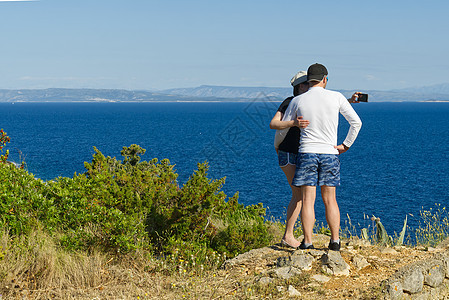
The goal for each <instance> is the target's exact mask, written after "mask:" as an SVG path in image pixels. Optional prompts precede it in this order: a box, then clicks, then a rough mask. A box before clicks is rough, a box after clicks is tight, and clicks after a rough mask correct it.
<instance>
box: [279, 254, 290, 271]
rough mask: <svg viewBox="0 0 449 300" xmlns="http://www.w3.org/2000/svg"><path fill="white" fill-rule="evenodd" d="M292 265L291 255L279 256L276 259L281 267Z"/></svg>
mask: <svg viewBox="0 0 449 300" xmlns="http://www.w3.org/2000/svg"><path fill="white" fill-rule="evenodd" d="M291 265H292V259H291V257H288V256H285V257H279V258H278V259H277V260H276V266H277V267H279V268H281V267H287V266H291Z"/></svg>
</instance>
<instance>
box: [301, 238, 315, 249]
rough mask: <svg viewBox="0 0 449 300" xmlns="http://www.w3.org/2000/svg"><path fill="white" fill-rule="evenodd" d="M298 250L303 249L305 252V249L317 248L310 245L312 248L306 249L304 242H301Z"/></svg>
mask: <svg viewBox="0 0 449 300" xmlns="http://www.w3.org/2000/svg"><path fill="white" fill-rule="evenodd" d="M298 248H299V249H303V250H305V249H315V247H313V245H310V246H307V247H306V245H305V244H304V240H303V241H302V242H301V245H299V247H298Z"/></svg>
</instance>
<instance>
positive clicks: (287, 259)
mask: <svg viewBox="0 0 449 300" xmlns="http://www.w3.org/2000/svg"><path fill="white" fill-rule="evenodd" d="M300 239H301V237H300ZM328 242H329V237H327V236H325V235H316V236H314V245H315V247H316V249H314V250H294V249H289V248H285V247H282V246H281V245H280V244H279V245H274V246H271V247H265V248H260V249H254V250H251V251H249V252H247V253H244V254H241V255H238V256H236V257H235V258H233V259H229V260H227V261H225V263H224V264H223V266H222V268H223V269H224V270H225V271H226V272H229V273H232V274H234V275H236V274H239V277H240V276H245V277H247V279H249V277H253V280H251V281H254V282H257V284H258V285H260V286H261V288H263V287H267V288H269V287H272V288H273V287H274V288H275V289H276V290H277V291H278V292H280V293H281V294H283V295H284V297H286V298H288V297H299V298H301V299H346V298H352V299H353V298H355V299H448V298H449V250H448V247H447V244H448V243H447V242H443V243H441V244H440V245H439V247H437V248H424V247H421V248H410V247H405V246H400V247H393V248H390V247H380V246H376V245H371V244H370V243H369V242H368V241H366V240H361V239H357V238H351V239H348V240H343V241H342V242H343V243H342V246H343V247H342V249H341V251H340V252H336V251H329V250H328V249H327V247H326V246H327V243H328Z"/></svg>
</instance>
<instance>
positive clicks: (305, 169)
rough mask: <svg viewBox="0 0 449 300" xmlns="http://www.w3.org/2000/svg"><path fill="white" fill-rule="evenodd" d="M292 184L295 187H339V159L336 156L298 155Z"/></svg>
mask: <svg viewBox="0 0 449 300" xmlns="http://www.w3.org/2000/svg"><path fill="white" fill-rule="evenodd" d="M292 184H293V185H295V186H303V185H308V186H317V185H319V186H322V185H326V186H339V185H340V159H339V158H338V155H336V154H316V153H299V154H298V158H297V160H296V171H295V177H293V181H292Z"/></svg>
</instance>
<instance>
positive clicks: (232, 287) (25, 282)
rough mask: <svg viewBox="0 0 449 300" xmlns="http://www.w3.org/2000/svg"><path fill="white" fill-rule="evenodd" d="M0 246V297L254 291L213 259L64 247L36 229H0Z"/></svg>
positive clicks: (205, 295) (193, 295)
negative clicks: (199, 262)
mask: <svg viewBox="0 0 449 300" xmlns="http://www.w3.org/2000/svg"><path fill="white" fill-rule="evenodd" d="M0 246H1V249H0V252H1V254H3V258H1V257H2V255H0V298H1V299H218V298H221V299H223V298H233V297H235V296H236V295H237V294H239V295H240V296H243V298H251V294H252V293H253V292H254V289H251V287H249V288H246V289H245V287H246V286H247V285H248V283H245V282H243V281H242V280H237V279H235V278H234V279H232V278H230V277H229V275H227V274H225V272H224V271H223V270H217V264H221V262H220V261H219V260H218V259H215V260H214V262H212V260H211V265H210V266H195V267H191V266H190V267H187V263H186V262H184V268H182V267H180V266H182V264H181V265H180V263H179V261H178V260H176V261H169V260H168V259H166V260H159V261H158V262H157V263H156V262H155V260H153V259H151V258H149V257H146V256H145V254H144V253H133V254H132V255H127V256H126V257H121V258H117V257H116V256H111V255H106V254H104V253H99V252H93V253H81V252H76V253H74V252H67V251H64V250H61V249H59V248H58V247H57V245H56V244H55V243H54V242H53V239H52V238H51V237H50V236H48V235H46V234H44V233H42V232H41V231H35V232H33V233H32V234H30V235H29V236H28V237H26V238H24V237H22V238H20V239H19V240H12V238H11V237H10V236H9V235H8V234H7V233H2V234H0ZM221 259H223V257H222V258H221ZM161 261H162V264H163V265H165V267H163V268H161V267H160V265H161ZM168 264H170V265H168ZM212 264H213V266H212ZM245 295H246V296H245Z"/></svg>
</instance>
